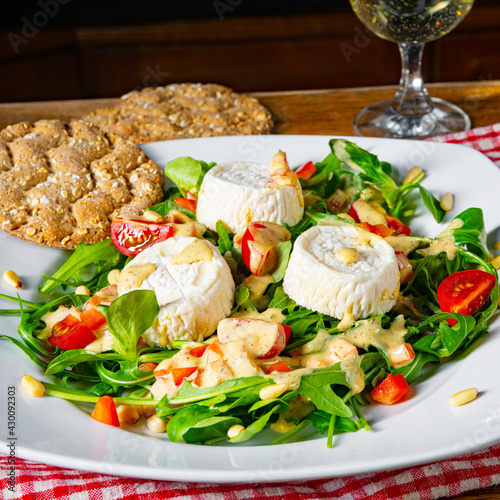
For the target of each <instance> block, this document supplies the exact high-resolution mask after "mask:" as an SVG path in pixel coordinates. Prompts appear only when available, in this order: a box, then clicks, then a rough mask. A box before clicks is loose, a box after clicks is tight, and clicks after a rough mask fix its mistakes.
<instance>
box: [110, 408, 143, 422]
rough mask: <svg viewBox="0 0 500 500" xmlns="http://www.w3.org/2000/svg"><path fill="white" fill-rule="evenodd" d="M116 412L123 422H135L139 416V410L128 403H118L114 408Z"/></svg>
mask: <svg viewBox="0 0 500 500" xmlns="http://www.w3.org/2000/svg"><path fill="white" fill-rule="evenodd" d="M116 413H118V418H119V420H120V422H123V423H125V424H132V425H133V424H136V423H137V422H138V421H139V419H140V418H141V416H140V415H139V412H138V411H137V408H135V407H134V406H130V405H120V406H119V407H118V408H117V409H116Z"/></svg>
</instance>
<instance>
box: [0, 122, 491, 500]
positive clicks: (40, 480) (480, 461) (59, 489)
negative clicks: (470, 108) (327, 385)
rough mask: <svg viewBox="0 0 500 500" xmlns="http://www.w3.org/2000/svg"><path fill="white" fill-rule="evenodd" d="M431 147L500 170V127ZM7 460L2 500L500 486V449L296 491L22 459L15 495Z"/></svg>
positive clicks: (321, 494) (0, 467) (300, 495)
mask: <svg viewBox="0 0 500 500" xmlns="http://www.w3.org/2000/svg"><path fill="white" fill-rule="evenodd" d="M433 140H437V141H441V142H451V143H456V144H463V145H465V146H470V147H473V148H475V149H477V150H478V151H481V152H482V153H484V154H485V155H486V156H488V157H489V158H490V159H491V160H492V161H494V162H495V163H496V164H497V165H498V166H499V167H500V123H497V124H495V125H492V126H488V127H482V128H477V129H473V130H469V131H468V132H463V133H460V134H455V135H448V136H443V137H438V138H435V139H433ZM8 470H9V469H8V464H7V457H4V456H0V499H5V500H8V499H22V500H32V499H33V500H52V499H55V498H57V499H71V500H112V499H113V500H132V499H139V500H141V499H144V500H146V499H151V498H154V499H166V498H177V499H181V498H182V499H183V500H188V499H192V500H241V499H246V498H266V499H273V500H274V499H283V500H285V499H286V500H288V499H294V500H309V499H320V498H346V499H347V498H349V499H350V498H359V499H361V498H367V499H371V500H389V499H400V498H405V500H421V499H422V500H426V499H435V498H442V497H451V496H455V495H459V494H460V493H464V492H467V491H471V490H476V489H480V488H486V487H488V486H493V485H497V484H500V444H497V445H494V446H492V447H491V448H488V449H486V450H482V451H479V452H476V453H471V454H468V455H464V456H462V457H458V458H455V459H451V460H443V461H441V462H436V463H433V464H429V465H422V466H416V467H410V468H407V469H399V470H392V471H384V472H376V473H370V474H360V475H356V476H347V477H340V478H333V479H322V480H314V481H304V482H293V483H279V484H278V483H266V484H260V485H255V484H208V483H178V482H172V481H150V480H147V479H135V478H124V477H118V476H107V475H103V474H99V473H95V472H84V471H79V470H69V469H63V468H60V467H55V466H52V465H44V464H40V463H36V462H32V461H29V460H22V459H16V487H15V488H14V491H10V490H9V489H8V477H7V471H8Z"/></svg>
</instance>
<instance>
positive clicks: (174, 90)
mask: <svg viewBox="0 0 500 500" xmlns="http://www.w3.org/2000/svg"><path fill="white" fill-rule="evenodd" d="M83 119H84V120H88V121H91V122H92V123H95V124H97V125H99V126H100V127H101V128H102V129H103V130H106V131H108V132H114V133H116V134H120V135H122V136H124V137H127V138H128V139H130V140H132V141H134V142H135V143H136V144H141V143H144V142H154V141H163V140H169V139H185V138H191V137H212V136H219V135H253V134H268V133H269V132H270V131H271V129H272V127H273V120H272V116H271V113H270V112H269V111H268V110H267V109H266V108H265V107H264V106H263V105H262V104H260V103H259V102H258V101H257V100H256V99H253V98H252V97H248V96H246V95H242V94H237V93H236V92H233V91H232V90H231V89H229V88H227V87H224V86H222V85H216V84H212V83H209V84H201V83H182V84H177V83H176V84H171V85H167V86H166V87H147V88H144V89H142V90H140V91H137V90H134V91H132V92H130V93H128V94H126V95H124V96H122V97H121V99H120V100H119V101H118V103H117V104H116V105H115V106H112V107H109V108H102V109H98V110H96V111H94V112H93V113H91V114H90V115H87V116H85V117H84V118H83Z"/></svg>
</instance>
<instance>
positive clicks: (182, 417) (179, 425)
mask: <svg viewBox="0 0 500 500" xmlns="http://www.w3.org/2000/svg"><path fill="white" fill-rule="evenodd" d="M219 413H220V412H219V410H216V409H210V408H206V407H205V406H200V405H190V406H186V407H185V408H182V409H181V410H180V411H179V412H177V413H176V414H175V415H174V416H173V417H172V418H171V419H170V420H169V421H168V425H167V435H168V438H169V439H170V441H173V442H176V441H179V439H181V438H182V437H183V436H184V434H185V433H186V432H188V431H189V429H191V428H192V427H194V426H195V425H196V424H198V423H199V422H203V420H205V419H207V418H210V417H214V416H216V415H218V414H219Z"/></svg>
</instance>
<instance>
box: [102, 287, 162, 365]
mask: <svg viewBox="0 0 500 500" xmlns="http://www.w3.org/2000/svg"><path fill="white" fill-rule="evenodd" d="M159 310H160V309H159V307H158V302H157V300H156V295H155V293H154V292H153V291H152V290H132V291H131V292H128V293H126V294H125V295H122V296H120V297H118V298H117V299H115V300H114V301H113V302H111V305H110V306H109V308H108V309H107V310H106V319H107V321H108V327H109V332H110V333H111V335H113V338H114V341H113V348H114V349H115V350H116V351H117V352H119V353H120V354H121V355H122V356H123V357H124V358H125V359H129V360H134V359H136V358H137V347H136V345H137V340H138V339H139V337H140V336H141V335H142V334H143V333H144V332H145V331H146V330H147V329H148V328H150V327H151V326H152V325H153V323H154V322H155V321H156V318H157V316H158V312H159Z"/></svg>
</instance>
